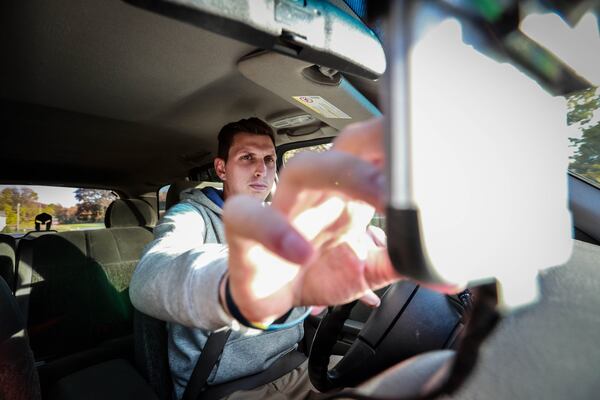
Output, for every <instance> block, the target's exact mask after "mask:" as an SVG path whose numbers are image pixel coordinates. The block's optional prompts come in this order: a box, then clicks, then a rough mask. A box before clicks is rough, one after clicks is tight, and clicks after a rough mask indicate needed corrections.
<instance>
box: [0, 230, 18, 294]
mask: <svg viewBox="0 0 600 400" xmlns="http://www.w3.org/2000/svg"><path fill="white" fill-rule="evenodd" d="M16 248H17V246H16V241H15V238H13V237H12V236H10V235H4V234H0V277H1V278H3V279H4V281H5V282H6V284H7V285H8V286H9V288H10V290H11V291H14V288H15V259H16Z"/></svg>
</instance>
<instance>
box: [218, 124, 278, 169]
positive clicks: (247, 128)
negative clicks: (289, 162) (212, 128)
mask: <svg viewBox="0 0 600 400" xmlns="http://www.w3.org/2000/svg"><path fill="white" fill-rule="evenodd" d="M241 132H248V133H252V134H254V135H264V136H268V137H269V138H270V139H271V142H272V143H273V146H275V138H274V137H273V129H272V128H271V127H270V126H269V125H267V124H266V123H265V122H264V121H262V120H260V119H258V118H255V117H252V118H247V119H240V120H239V121H236V122H230V123H228V124H227V125H225V126H224V127H222V128H221V131H220V132H219V138H218V140H219V149H218V151H217V157H219V158H222V159H223V160H225V161H227V157H228V156H229V148H230V147H231V145H232V143H233V138H234V137H235V135H237V134H238V133H241Z"/></svg>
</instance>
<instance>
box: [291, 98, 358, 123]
mask: <svg viewBox="0 0 600 400" xmlns="http://www.w3.org/2000/svg"><path fill="white" fill-rule="evenodd" d="M292 98H293V99H294V100H296V101H297V102H299V103H300V104H302V105H304V106H306V107H308V108H310V109H311V110H313V111H314V112H316V113H317V114H321V115H322V116H324V117H325V118H343V119H352V117H350V116H349V115H348V114H346V113H345V112H343V111H342V110H340V109H339V108H337V107H336V106H334V105H333V104H331V103H330V102H328V101H327V100H325V99H324V98H322V97H321V96H292Z"/></svg>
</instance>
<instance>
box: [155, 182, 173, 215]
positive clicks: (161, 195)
mask: <svg viewBox="0 0 600 400" xmlns="http://www.w3.org/2000/svg"><path fill="white" fill-rule="evenodd" d="M170 187H171V185H165V186H163V187H161V188H160V189H158V218H162V216H163V215H164V214H165V211H167V193H168V192H169V188H170Z"/></svg>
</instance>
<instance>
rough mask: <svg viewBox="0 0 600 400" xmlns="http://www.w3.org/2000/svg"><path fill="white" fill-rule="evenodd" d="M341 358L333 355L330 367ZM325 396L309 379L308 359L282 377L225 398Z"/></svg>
mask: <svg viewBox="0 0 600 400" xmlns="http://www.w3.org/2000/svg"><path fill="white" fill-rule="evenodd" d="M340 359H341V357H339V356H332V357H331V361H330V362H329V367H330V368H331V367H332V366H333V365H335V364H337V362H338V361H339V360H340ZM322 397H325V395H324V394H322V393H320V392H319V391H318V390H317V389H315V388H314V387H313V385H311V383H310V379H308V360H307V361H305V362H303V363H302V364H300V366H298V367H297V368H296V369H294V370H292V371H291V372H289V373H288V374H286V375H284V376H282V377H281V378H279V379H277V380H275V381H273V382H270V383H267V384H266V385H263V386H259V387H257V388H256V389H252V390H240V391H238V392H235V393H232V394H230V395H229V396H227V397H224V398H223V399H227V400H254V399H256V400H259V399H270V400H271V399H272V400H316V399H320V398H322Z"/></svg>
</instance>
